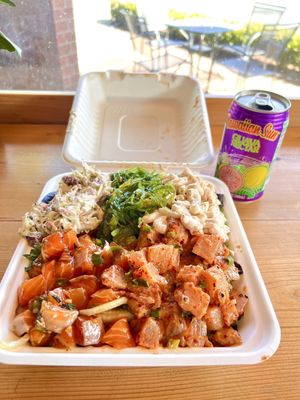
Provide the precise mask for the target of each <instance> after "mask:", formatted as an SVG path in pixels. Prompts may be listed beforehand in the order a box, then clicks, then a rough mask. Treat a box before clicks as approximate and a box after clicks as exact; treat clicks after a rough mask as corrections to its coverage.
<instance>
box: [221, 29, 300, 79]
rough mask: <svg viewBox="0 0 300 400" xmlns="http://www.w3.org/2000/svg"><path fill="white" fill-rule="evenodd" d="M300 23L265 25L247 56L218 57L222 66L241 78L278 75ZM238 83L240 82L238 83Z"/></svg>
mask: <svg viewBox="0 0 300 400" xmlns="http://www.w3.org/2000/svg"><path fill="white" fill-rule="evenodd" d="M299 26H300V23H295V24H273V25H272V24H271V25H264V26H263V28H262V31H261V32H260V34H259V35H258V36H257V38H256V40H255V41H253V42H252V44H251V46H249V48H248V51H247V54H243V55H240V56H239V57H235V58H229V57H228V56H225V55H224V54H223V59H221V58H218V57H217V56H216V59H215V62H216V61H217V62H218V63H220V64H221V65H223V66H225V67H227V68H228V69H230V70H232V71H234V72H236V74H237V75H238V79H239V78H243V79H246V78H248V77H250V76H258V75H270V74H271V75H273V76H274V75H275V74H278V72H279V69H280V66H281V65H282V58H283V55H284V52H285V49H286V48H287V45H288V43H289V42H290V40H291V39H292V37H293V35H294V34H295V33H296V31H297V30H298V29H299ZM237 82H238V81H237Z"/></svg>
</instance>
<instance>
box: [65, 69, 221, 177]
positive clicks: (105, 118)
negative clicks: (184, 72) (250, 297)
mask: <svg viewBox="0 0 300 400" xmlns="http://www.w3.org/2000/svg"><path fill="white" fill-rule="evenodd" d="M213 155H214V154H213V146H212V140H211V133H210V126H209V121H208V115H207V110H206V103H205V99H204V96H203V92H202V90H201V86H200V84H199V82H198V81H196V80H195V79H193V78H190V77H187V76H179V75H174V74H133V73H124V72H121V71H106V72H91V73H88V74H86V75H83V76H81V78H80V80H79V83H78V87H77V91H76V96H75V99H74V102H73V106H72V110H71V113H70V119H69V124H68V128H67V134H66V138H65V142H64V147H63V151H62V156H63V159H64V160H65V161H66V162H67V163H68V164H71V165H78V164H80V163H81V161H83V160H84V161H88V162H90V163H99V162H100V163H101V168H102V169H105V168H108V169H109V170H110V169H111V167H112V165H116V164H118V163H122V165H124V163H131V164H133V163H139V164H147V163H149V162H159V163H164V164H168V165H170V164H173V163H187V164H191V165H197V166H198V167H199V166H203V165H207V164H208V163H209V162H211V161H212V160H213Z"/></svg>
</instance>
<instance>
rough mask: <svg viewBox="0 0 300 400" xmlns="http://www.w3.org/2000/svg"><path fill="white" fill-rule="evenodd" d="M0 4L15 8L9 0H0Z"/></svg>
mask: <svg viewBox="0 0 300 400" xmlns="http://www.w3.org/2000/svg"><path fill="white" fill-rule="evenodd" d="M0 3H2V4H6V5H7V6H11V7H16V5H15V3H13V2H12V1H10V0H0Z"/></svg>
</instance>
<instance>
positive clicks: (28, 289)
mask: <svg viewBox="0 0 300 400" xmlns="http://www.w3.org/2000/svg"><path fill="white" fill-rule="evenodd" d="M46 289H47V286H46V281H45V278H44V276H43V275H38V276H35V277H34V278H31V279H27V280H26V281H24V282H23V283H22V285H21V286H20V288H19V295H18V299H19V304H20V306H23V307H25V306H26V305H27V304H28V302H29V300H31V299H32V298H33V297H36V296H40V295H41V294H43V293H44V292H45V290H46Z"/></svg>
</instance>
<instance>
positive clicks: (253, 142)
mask: <svg viewBox="0 0 300 400" xmlns="http://www.w3.org/2000/svg"><path fill="white" fill-rule="evenodd" d="M290 105H291V103H290V101H289V100H288V99H286V98H284V97H282V96H280V95H278V94H275V93H271V92H258V91H254V90H248V91H246V90H245V91H242V92H240V93H238V94H237V95H236V96H235V99H234V100H233V102H232V104H231V106H230V109H229V112H228V119H227V121H226V124H225V128H224V134H223V141H222V146H221V149H220V153H219V157H218V162H217V168H216V176H217V177H218V178H220V179H221V180H222V181H224V182H225V183H226V185H227V186H228V188H229V190H230V192H231V194H232V197H233V199H234V200H238V201H253V200H257V199H259V198H260V197H261V196H262V195H263V193H264V189H265V186H266V183H267V182H268V179H269V177H270V172H271V167H272V163H273V161H274V160H275V158H276V155H277V153H278V151H279V148H280V146H281V143H282V140H283V137H284V134H285V132H286V129H287V125H288V116H289V112H288V110H289V108H290Z"/></svg>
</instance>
